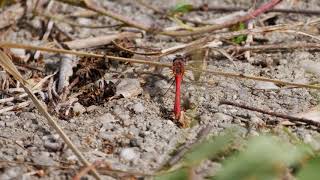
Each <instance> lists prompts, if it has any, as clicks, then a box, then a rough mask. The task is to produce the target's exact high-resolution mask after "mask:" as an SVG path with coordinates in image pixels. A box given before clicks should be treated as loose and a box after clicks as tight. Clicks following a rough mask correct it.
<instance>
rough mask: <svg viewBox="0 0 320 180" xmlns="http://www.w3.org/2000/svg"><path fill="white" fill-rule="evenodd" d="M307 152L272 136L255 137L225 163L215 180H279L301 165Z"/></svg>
mask: <svg viewBox="0 0 320 180" xmlns="http://www.w3.org/2000/svg"><path fill="white" fill-rule="evenodd" d="M306 154H307V153H306V150H305V149H302V148H300V147H299V146H293V145H291V144H288V143H285V142H281V141H280V140H279V139H277V138H274V137H270V136H261V137H255V138H253V139H251V140H250V141H249V142H248V145H247V148H246V149H245V150H244V151H243V152H240V153H239V154H238V155H235V156H233V157H231V158H229V159H228V160H226V161H225V162H224V168H223V169H222V170H221V171H220V172H219V173H218V174H217V176H216V177H214V179H215V180H229V179H239V180H242V179H243V180H246V179H259V180H272V179H279V178H280V177H281V175H282V173H284V172H285V170H286V169H285V167H287V166H290V165H294V164H295V163H298V162H299V161H300V160H301V159H302V158H303V157H304V156H305V155H306Z"/></svg>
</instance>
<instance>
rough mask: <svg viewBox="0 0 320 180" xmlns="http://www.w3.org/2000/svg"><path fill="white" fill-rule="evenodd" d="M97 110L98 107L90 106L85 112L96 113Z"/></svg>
mask: <svg viewBox="0 0 320 180" xmlns="http://www.w3.org/2000/svg"><path fill="white" fill-rule="evenodd" d="M97 109H99V106H96V105H91V106H89V107H87V112H93V111H96V110H97Z"/></svg>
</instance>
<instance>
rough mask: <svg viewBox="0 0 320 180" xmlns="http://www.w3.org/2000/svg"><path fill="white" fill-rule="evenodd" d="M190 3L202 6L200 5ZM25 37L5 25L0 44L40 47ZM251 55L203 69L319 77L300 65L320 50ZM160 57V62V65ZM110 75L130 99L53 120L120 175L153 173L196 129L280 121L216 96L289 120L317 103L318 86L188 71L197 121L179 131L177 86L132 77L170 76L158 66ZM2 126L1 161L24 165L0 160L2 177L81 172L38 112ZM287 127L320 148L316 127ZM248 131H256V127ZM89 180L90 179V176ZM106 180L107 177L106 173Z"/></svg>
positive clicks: (150, 40) (134, 11) (287, 18)
mask: <svg viewBox="0 0 320 180" xmlns="http://www.w3.org/2000/svg"><path fill="white" fill-rule="evenodd" d="M150 2H151V1H150ZM193 2H194V3H196V4H201V3H202V1H193ZM207 2H210V3H211V4H212V5H229V6H234V5H239V6H246V7H247V6H249V5H250V4H251V3H250V2H249V1H245V0H243V1H232V0H219V1H215V2H212V1H207ZM259 2H260V1H259ZM291 2H295V3H294V5H293V6H294V7H295V8H299V9H300V8H306V9H320V2H318V1H317V0H311V1H310V0H309V1H290V0H286V1H284V2H283V4H290V3H291ZM175 3H176V1H172V0H171V1H166V0H162V1H154V2H152V4H153V5H155V6H157V7H163V8H168V7H172V6H174V4H175ZM104 5H105V7H108V8H110V9H114V10H115V9H116V10H117V12H120V13H123V14H124V15H128V16H130V17H132V18H134V19H136V20H140V21H143V22H144V23H146V24H148V23H150V24H151V23H153V22H154V21H155V20H157V21H159V22H160V24H161V25H165V26H168V27H169V26H171V25H173V24H172V23H171V22H168V21H166V20H163V19H161V20H158V16H156V15H153V14H152V11H151V10H146V9H145V8H143V7H142V6H139V5H135V4H134V3H133V2H132V1H125V0H123V1H119V2H118V1H106V2H104ZM63 7H65V6H63ZM68 7H69V6H68ZM62 9H64V11H65V12H72V11H74V10H75V9H74V8H62ZM77 10H79V9H77ZM221 15H224V14H221V13H205V12H192V13H191V14H190V15H189V17H190V18H194V19H202V20H210V19H214V18H217V17H221ZM264 16H265V15H264ZM278 17H279V18H278V19H277V20H276V23H277V24H278V23H292V22H297V21H303V20H304V21H305V20H307V19H309V18H312V16H305V15H296V14H289V15H279V16H278ZM313 18H314V17H313ZM77 21H78V22H79V23H81V22H86V21H89V22H91V21H92V20H90V19H86V18H79V19H77ZM98 21H99V22H101V23H106V22H109V23H114V21H113V20H111V19H109V18H106V17H99V18H98ZM39 23H40V21H39V18H34V20H33V21H31V22H30V24H31V25H33V26H34V27H36V26H37V24H39ZM56 25H57V26H58V27H59V28H61V29H62V30H63V31H65V32H66V33H68V34H70V35H71V36H72V37H73V38H75V39H77V38H84V37H88V36H93V35H102V34H108V33H110V30H108V29H85V28H74V27H71V26H69V25H67V24H64V23H57V24H56ZM32 33H33V32H32V31H31V30H30V29H29V28H25V29H24V28H23V27H19V26H17V27H13V28H10V29H9V30H8V32H7V36H6V37H2V40H7V41H13V42H23V43H27V44H40V42H41V41H40V40H37V38H34V37H33V35H32ZM261 38H264V39H266V40H268V41H269V42H268V43H275V44H276V43H280V42H281V43H283V42H287V43H291V42H295V41H310V38H309V37H305V36H300V35H297V34H284V33H269V34H266V35H263V36H262V35H261ZM189 40H190V39H189ZM137 44H143V45H152V46H155V47H159V48H165V47H171V46H174V45H176V44H177V42H176V41H175V40H174V39H172V38H168V37H164V36H157V37H153V36H152V35H147V36H146V37H145V38H144V39H142V40H139V41H137ZM49 57H51V56H48V58H49ZM51 58H52V57H51ZM56 58H57V57H56ZM252 59H253V63H249V62H247V61H246V60H235V61H234V62H230V61H229V60H227V59H226V58H225V57H221V56H217V54H215V53H213V52H211V53H210V55H209V57H208V63H209V65H208V69H215V70H223V71H226V72H241V73H244V74H250V75H256V76H264V77H269V78H275V79H281V80H285V81H293V82H300V83H301V82H302V83H310V82H312V81H313V80H314V79H315V77H317V76H318V75H319V74H320V73H319V71H318V73H319V74H318V75H317V74H312V73H308V72H307V71H306V67H305V66H306V64H307V63H306V62H310V61H311V62H312V63H320V60H319V59H320V54H319V53H318V52H316V51H306V50H294V51H285V52H273V53H252ZM165 60H166V59H165V58H164V59H163V61H165ZM264 64H267V65H264ZM307 70H308V68H307ZM114 71H115V72H113V74H112V73H108V72H106V73H107V74H106V75H105V78H110V77H114V76H113V75H114V74H116V75H117V77H121V83H120V85H118V88H120V86H124V87H122V88H123V89H125V91H127V92H128V93H132V94H134V95H131V96H129V97H127V98H120V99H113V100H110V101H108V102H106V103H104V104H103V105H92V106H89V107H84V106H82V105H81V104H77V105H76V106H75V108H74V110H75V111H78V112H79V114H80V115H79V116H76V117H73V118H71V119H68V120H59V119H57V122H58V123H59V125H61V126H62V127H63V129H64V130H65V131H66V133H67V134H68V135H69V137H70V138H71V140H72V141H73V142H74V143H75V145H76V146H77V147H78V148H79V149H80V150H81V151H82V152H83V153H84V155H85V156H86V158H87V159H88V160H89V161H90V162H93V161H96V160H104V161H106V162H108V164H109V165H110V166H111V167H112V168H113V169H120V170H124V171H134V172H141V173H150V172H153V171H155V170H157V169H158V168H160V167H161V165H162V164H163V163H164V162H166V161H167V160H168V159H169V157H170V152H172V151H173V150H175V149H176V147H177V146H178V145H180V144H182V143H185V142H190V141H192V140H193V139H195V137H196V135H197V133H198V132H199V131H200V129H201V128H202V127H206V126H208V125H209V124H210V125H212V127H213V128H212V129H211V132H212V134H218V133H219V132H221V131H222V130H224V129H225V128H229V127H236V128H239V129H240V130H241V131H243V132H244V133H246V132H247V131H248V129H247V128H246V127H247V125H246V124H248V123H249V124H250V123H255V122H261V121H264V122H269V121H280V120H281V119H278V118H275V117H271V116H267V115H262V114H259V113H254V112H250V111H247V110H243V109H239V108H235V107H231V106H225V105H220V106H219V101H220V100H228V101H232V102H240V103H245V104H248V105H250V106H254V107H259V108H261V109H265V110H270V111H276V112H281V113H285V114H290V115H294V114H296V113H301V112H304V111H307V110H309V109H310V108H312V107H314V106H316V105H317V104H318V103H319V102H318V101H319V97H320V93H319V91H316V90H309V89H300V88H286V87H278V86H275V85H274V84H272V83H262V82H257V81H253V80H245V81H244V80H239V79H230V78H228V79H227V78H223V77H218V76H213V75H210V74H206V75H204V76H203V77H202V79H201V82H200V83H197V84H195V83H193V82H192V74H191V73H190V72H187V73H186V76H185V78H184V82H183V91H182V94H183V96H185V97H186V98H187V99H188V100H189V101H190V103H191V104H192V105H194V107H195V108H193V109H190V110H189V112H192V113H190V114H192V116H194V118H193V120H196V121H198V123H195V125H193V126H192V127H190V128H185V129H183V128H180V127H178V126H177V125H176V123H175V122H173V121H172V119H171V118H169V117H168V116H169V115H170V111H172V108H173V99H174V90H173V88H171V89H170V90H169V91H168V92H167V93H166V94H165V95H163V94H164V93H165V92H166V91H167V88H168V87H170V84H171V82H169V81H167V80H165V79H163V78H159V77H158V76H155V75H153V74H147V73H144V74H143V75H141V73H135V72H142V71H144V72H157V73H158V72H159V73H161V74H163V75H164V76H166V77H167V78H168V79H170V77H171V76H172V74H171V72H170V70H168V69H163V70H155V69H154V68H151V67H147V66H145V65H134V66H120V68H118V69H114ZM119 74H121V76H119ZM138 74H140V75H138ZM128 86H130V87H131V88H128ZM118 90H119V89H118ZM118 93H119V92H118ZM29 109H30V108H29ZM0 129H1V131H0V160H5V161H19V162H26V163H21V164H17V163H5V162H0V179H3V180H5V179H23V178H24V179H70V178H71V177H73V176H74V175H75V174H76V172H78V171H79V169H78V168H77V163H78V162H77V158H76V157H75V155H74V154H73V153H72V152H71V151H70V150H69V149H68V148H67V147H66V145H65V144H64V143H63V141H62V140H61V139H60V138H59V136H58V135H57V134H56V133H55V131H54V130H53V129H52V128H50V127H49V126H48V125H47V123H46V120H45V119H44V118H43V117H42V116H41V115H39V114H38V113H37V111H36V110H35V108H31V109H30V110H28V111H18V112H8V113H5V114H1V115H0ZM290 129H291V130H292V132H294V133H295V134H297V135H298V137H299V138H301V139H302V140H304V141H305V142H308V143H311V144H312V145H313V146H314V147H316V148H319V147H320V144H319V142H318V141H317V139H318V137H319V134H318V133H317V132H316V131H312V130H308V129H306V128H305V127H304V126H299V127H297V126H291V127H290ZM251 133H253V134H258V133H259V132H258V131H257V130H256V129H255V128H253V129H251ZM203 166H204V169H206V168H207V167H213V169H216V168H219V167H220V164H219V163H213V162H205V163H204V165H203ZM64 167H65V168H64ZM36 170H44V175H43V176H39V175H33V174H32V173H33V172H35V171H36ZM211 171H212V170H211ZM211 171H210V172H211ZM199 173H200V174H206V173H208V171H200V170H199ZM88 178H92V177H90V176H88ZM104 178H105V179H112V178H111V177H107V176H104Z"/></svg>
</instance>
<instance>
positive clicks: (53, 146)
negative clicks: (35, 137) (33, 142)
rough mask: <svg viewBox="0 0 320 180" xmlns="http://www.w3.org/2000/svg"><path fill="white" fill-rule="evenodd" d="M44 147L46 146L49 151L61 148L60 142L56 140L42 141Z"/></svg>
mask: <svg viewBox="0 0 320 180" xmlns="http://www.w3.org/2000/svg"><path fill="white" fill-rule="evenodd" d="M44 147H45V148H47V149H48V150H50V151H54V152H55V151H59V150H60V149H61V148H62V144H61V143H57V142H49V141H46V142H44Z"/></svg>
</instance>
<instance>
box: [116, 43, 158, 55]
mask: <svg viewBox="0 0 320 180" xmlns="http://www.w3.org/2000/svg"><path fill="white" fill-rule="evenodd" d="M112 43H113V44H114V45H115V46H116V47H117V48H119V49H121V50H123V51H127V52H129V53H132V54H138V55H144V56H156V55H159V54H161V51H157V52H137V51H133V50H131V49H128V48H125V47H123V46H121V45H120V44H118V43H116V42H115V41H114V40H112Z"/></svg>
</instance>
